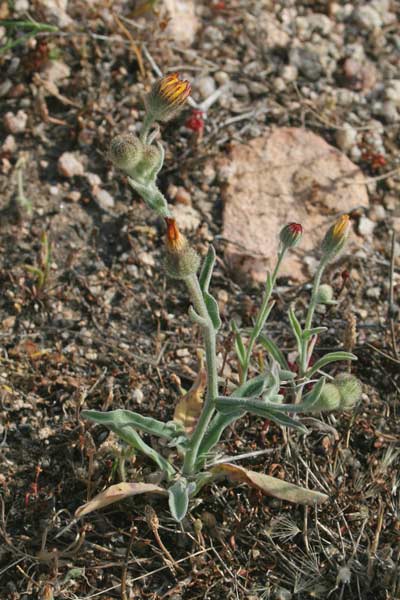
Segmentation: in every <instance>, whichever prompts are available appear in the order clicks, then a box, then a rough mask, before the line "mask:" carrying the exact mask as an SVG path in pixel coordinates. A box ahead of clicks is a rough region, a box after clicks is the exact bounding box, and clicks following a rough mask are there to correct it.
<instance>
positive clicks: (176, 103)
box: [146, 73, 191, 121]
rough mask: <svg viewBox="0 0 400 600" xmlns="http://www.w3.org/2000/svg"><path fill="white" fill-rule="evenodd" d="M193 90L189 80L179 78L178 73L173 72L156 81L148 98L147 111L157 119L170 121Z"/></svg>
mask: <svg viewBox="0 0 400 600" xmlns="http://www.w3.org/2000/svg"><path fill="white" fill-rule="evenodd" d="M190 91H191V85H190V83H189V82H188V81H186V80H182V79H180V78H179V74H178V73H171V75H166V76H165V77H162V79H159V80H158V81H156V83H155V84H154V85H153V87H152V89H151V92H150V93H149V94H148V96H147V98H146V108H147V112H148V113H150V114H151V115H153V117H154V119H155V120H158V121H168V120H169V119H171V118H172V117H173V116H174V115H175V114H176V113H177V112H178V111H179V110H180V109H181V108H182V106H183V105H184V104H185V102H186V100H187V98H188V96H189V94H190Z"/></svg>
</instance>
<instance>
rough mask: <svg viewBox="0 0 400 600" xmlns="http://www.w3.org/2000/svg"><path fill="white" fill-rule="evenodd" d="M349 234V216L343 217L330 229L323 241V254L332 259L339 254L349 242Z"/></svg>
mask: <svg viewBox="0 0 400 600" xmlns="http://www.w3.org/2000/svg"><path fill="white" fill-rule="evenodd" d="M349 232H350V218H349V215H342V216H341V217H339V219H338V220H337V221H336V223H335V224H334V225H332V226H331V227H330V228H329V229H328V231H327V233H326V235H325V237H324V239H323V240H322V245H321V249H322V252H323V254H324V255H325V256H326V257H327V258H330V259H331V258H333V257H334V256H336V255H337V254H339V252H340V251H341V250H342V249H343V247H344V245H345V244H346V242H347V238H348V237H349Z"/></svg>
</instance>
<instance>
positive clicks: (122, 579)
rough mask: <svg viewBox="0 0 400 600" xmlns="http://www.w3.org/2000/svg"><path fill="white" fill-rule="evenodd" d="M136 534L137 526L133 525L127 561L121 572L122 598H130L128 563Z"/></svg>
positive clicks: (126, 556) (122, 599) (126, 599)
mask: <svg viewBox="0 0 400 600" xmlns="http://www.w3.org/2000/svg"><path fill="white" fill-rule="evenodd" d="M136 534H137V528H136V527H132V529H131V537H130V538H129V544H128V547H127V549H126V554H125V561H124V566H123V568H122V574H121V600H128V595H127V593H126V576H127V573H128V564H129V560H128V559H129V554H130V553H131V549H132V544H133V540H134V539H135V537H136Z"/></svg>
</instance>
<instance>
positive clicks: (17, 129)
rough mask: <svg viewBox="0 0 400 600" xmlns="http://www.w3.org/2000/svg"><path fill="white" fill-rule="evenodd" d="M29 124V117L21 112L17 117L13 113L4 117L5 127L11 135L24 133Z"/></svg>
mask: <svg viewBox="0 0 400 600" xmlns="http://www.w3.org/2000/svg"><path fill="white" fill-rule="evenodd" d="M27 122H28V115H27V114H26V112H24V111H23V110H19V111H18V112H17V114H16V115H15V114H14V113H12V112H11V111H10V112H8V113H6V114H5V115H4V127H5V128H6V130H7V131H8V132H9V133H23V132H24V131H25V129H26V124H27Z"/></svg>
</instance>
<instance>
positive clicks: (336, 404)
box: [312, 383, 340, 412]
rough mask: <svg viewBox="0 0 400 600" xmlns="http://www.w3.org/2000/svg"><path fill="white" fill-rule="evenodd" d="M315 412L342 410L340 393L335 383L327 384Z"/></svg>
mask: <svg viewBox="0 0 400 600" xmlns="http://www.w3.org/2000/svg"><path fill="white" fill-rule="evenodd" d="M312 408H313V412H319V411H323V410H337V409H338V408H340V392H339V389H338V388H337V386H336V385H335V384H334V383H325V385H324V387H323V389H322V392H321V394H320V396H319V398H318V400H317V402H316V403H315V404H313V407H312Z"/></svg>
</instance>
